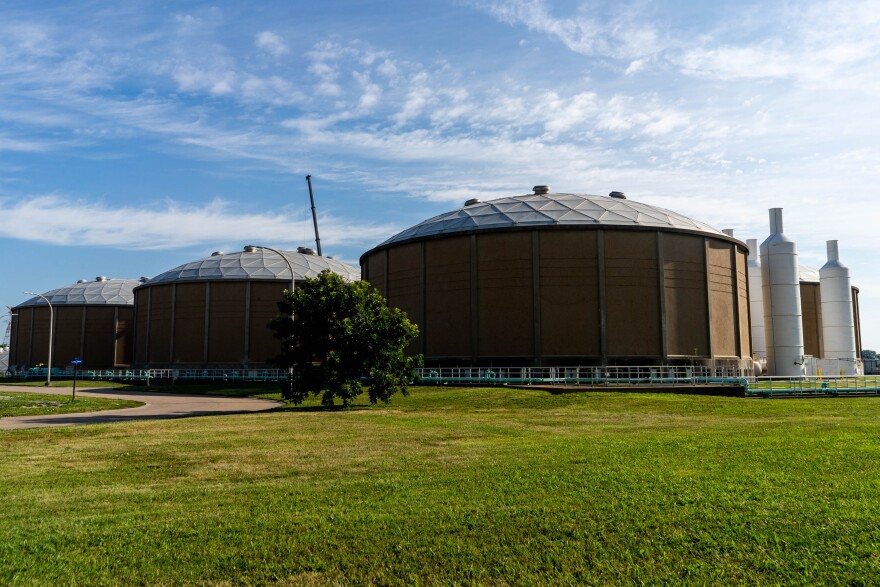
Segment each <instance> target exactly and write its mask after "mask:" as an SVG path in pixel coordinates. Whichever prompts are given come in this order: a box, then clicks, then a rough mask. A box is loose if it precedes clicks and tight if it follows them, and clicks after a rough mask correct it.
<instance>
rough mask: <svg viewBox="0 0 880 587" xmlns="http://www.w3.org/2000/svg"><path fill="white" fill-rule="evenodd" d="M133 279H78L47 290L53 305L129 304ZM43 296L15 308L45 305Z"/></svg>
mask: <svg viewBox="0 0 880 587" xmlns="http://www.w3.org/2000/svg"><path fill="white" fill-rule="evenodd" d="M138 283H139V282H138V281H137V280H135V279H107V278H104V277H99V278H98V279H97V280H95V281H85V280H83V281H80V282H77V283H74V284H73V285H68V286H67V287H62V288H59V289H53V290H52V291H47V292H46V293H44V294H43V295H44V296H46V297H47V298H49V301H50V302H52V305H53V306H65V305H66V306H131V305H133V304H134V293H133V290H134V288H135V287H136V286H137V285H138ZM45 305H46V301H45V300H43V298H40V297H38V296H34V297H32V298H31V299H29V300H28V301H26V302H24V303H23V304H19V305H18V306H16V307H17V308H26V307H30V306H45Z"/></svg>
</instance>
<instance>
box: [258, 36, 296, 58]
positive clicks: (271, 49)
mask: <svg viewBox="0 0 880 587" xmlns="http://www.w3.org/2000/svg"><path fill="white" fill-rule="evenodd" d="M254 44H255V45H256V46H257V48H258V49H262V50H263V51H266V52H267V53H270V54H271V55H273V56H275V57H281V56H282V55H284V54H286V53H288V52H289V51H290V49H289V48H288V47H287V45H286V44H285V43H284V41H283V40H282V39H281V37H280V36H278V35H277V34H275V33H273V32H272V31H263V32H261V33H257V36H256V38H255V39H254Z"/></svg>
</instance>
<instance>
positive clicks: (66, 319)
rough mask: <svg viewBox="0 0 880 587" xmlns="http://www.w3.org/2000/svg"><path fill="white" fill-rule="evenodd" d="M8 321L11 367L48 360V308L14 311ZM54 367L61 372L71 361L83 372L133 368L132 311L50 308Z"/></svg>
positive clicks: (130, 308) (61, 306) (42, 362)
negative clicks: (51, 312)
mask: <svg viewBox="0 0 880 587" xmlns="http://www.w3.org/2000/svg"><path fill="white" fill-rule="evenodd" d="M15 313H16V314H17V315H14V316H13V317H12V334H11V337H12V338H11V348H10V356H9V365H10V367H17V368H19V369H25V368H28V367H33V366H35V365H39V364H43V365H45V364H46V363H47V362H48V360H49V308H48V307H46V306H37V307H27V308H17V309H16V310H15ZM54 313H55V331H54V336H53V341H52V344H53V349H52V366H53V367H57V368H62V369H63V368H64V367H66V366H67V365H69V364H70V361H71V360H73V359H74V358H80V359H82V361H83V364H82V368H83V369H114V368H122V367H129V366H131V361H132V350H133V344H132V343H133V336H132V328H133V325H134V323H133V319H132V318H133V315H134V309H133V308H132V307H131V306H98V305H92V306H83V305H58V306H55V308H54Z"/></svg>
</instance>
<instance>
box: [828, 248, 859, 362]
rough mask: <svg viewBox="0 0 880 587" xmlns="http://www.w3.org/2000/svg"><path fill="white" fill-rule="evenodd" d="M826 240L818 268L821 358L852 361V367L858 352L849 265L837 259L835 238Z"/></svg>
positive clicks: (838, 257)
mask: <svg viewBox="0 0 880 587" xmlns="http://www.w3.org/2000/svg"><path fill="white" fill-rule="evenodd" d="M826 244H827V247H828V262H827V263H825V264H824V265H823V266H822V269H820V270H819V294H820V295H821V296H822V338H823V340H824V342H825V357H824V358H826V359H845V360H847V361H852V363H853V368H855V364H856V359H857V358H858V356H857V352H856V329H855V324H854V322H853V307H852V284H851V283H850V274H849V267H847V266H846V265H844V264H843V263H841V262H840V256H839V254H838V250H837V241H836V240H834V241H828V242H827V243H826Z"/></svg>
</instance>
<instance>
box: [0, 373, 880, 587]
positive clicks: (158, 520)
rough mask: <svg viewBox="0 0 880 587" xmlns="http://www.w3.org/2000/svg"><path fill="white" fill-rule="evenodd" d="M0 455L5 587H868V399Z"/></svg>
mask: <svg viewBox="0 0 880 587" xmlns="http://www.w3.org/2000/svg"><path fill="white" fill-rule="evenodd" d="M0 451H2V454H3V458H2V459H0V584H10V583H12V584H41V585H42V584H55V583H62V584H114V585H115V584H222V585H234V584H261V583H281V584H287V585H320V584H334V583H341V584H406V585H434V584H453V583H454V584H486V585H506V584H516V585H533V584H548V583H553V584H574V583H585V584H597V585H604V584H625V585H630V584H636V583H649V584H666V583H672V584H676V583H694V584H706V583H712V584H736V583H759V582H760V583H779V584H782V583H784V584H823V583H825V584H842V583H848V584H855V585H858V584H876V583H877V582H878V577H880V399H878V398H846V399H808V400H747V399H740V398H723V397H710V396H686V395H662V394H621V393H608V392H593V393H569V394H560V395H553V394H550V393H547V392H541V391H535V390H516V389H504V388H492V389H448V388H417V389H414V390H413V394H412V395H411V396H410V397H408V398H402V397H396V398H395V400H394V403H393V404H392V405H391V406H388V407H385V406H378V407H366V406H364V407H360V408H358V409H353V410H322V409H319V408H317V406H315V405H314V404H311V405H309V406H305V407H302V408H288V409H282V410H278V411H274V412H269V413H260V414H247V415H235V416H218V417H205V418H191V419H181V420H165V421H152V422H135V423H127V424H113V425H101V426H91V427H81V428H63V429H62V428H59V429H39V430H24V431H10V432H0Z"/></svg>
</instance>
